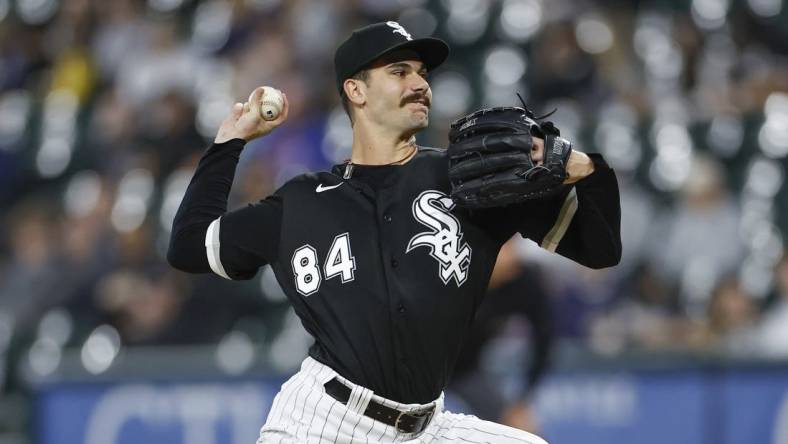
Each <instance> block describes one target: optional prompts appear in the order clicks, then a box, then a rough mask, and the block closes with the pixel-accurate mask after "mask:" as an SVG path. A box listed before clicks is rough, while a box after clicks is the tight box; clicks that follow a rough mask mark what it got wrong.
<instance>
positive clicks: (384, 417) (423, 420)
mask: <svg viewBox="0 0 788 444" xmlns="http://www.w3.org/2000/svg"><path fill="white" fill-rule="evenodd" d="M323 387H325V389H326V393H328V394H329V395H330V396H331V397H332V398H334V399H336V400H337V401H339V402H341V403H342V404H345V405H347V402H348V400H349V399H350V392H351V389H350V387H348V386H346V385H345V384H343V383H342V382H341V381H340V380H339V379H337V378H333V379H331V380H330V381H328V382H326V383H325V384H323ZM433 413H435V406H432V407H428V408H426V409H422V410H411V411H407V412H403V411H401V410H397V409H394V408H391V407H386V406H385V405H383V404H379V403H377V402H375V401H369V404H368V405H367V409H366V410H364V415H366V416H369V417H370V418H372V419H374V420H375V421H380V422H382V423H383V424H388V425H390V426H394V428H395V429H397V430H399V431H400V432H402V433H421V432H422V431H423V430H424V429H425V428H427V424H429V423H430V419H432V415H433Z"/></svg>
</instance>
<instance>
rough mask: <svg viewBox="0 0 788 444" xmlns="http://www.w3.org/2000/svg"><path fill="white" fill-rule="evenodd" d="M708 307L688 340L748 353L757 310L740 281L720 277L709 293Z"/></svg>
mask: <svg viewBox="0 0 788 444" xmlns="http://www.w3.org/2000/svg"><path fill="white" fill-rule="evenodd" d="M708 310H709V314H708V319H707V320H706V321H705V322H703V323H702V324H699V325H698V327H699V328H698V329H697V330H696V331H695V333H693V334H691V335H690V336H689V343H690V344H692V345H693V346H695V347H697V348H698V349H699V350H712V351H718V352H723V353H728V354H734V355H752V353H753V345H754V344H753V340H754V339H755V337H754V333H755V330H754V327H755V324H756V321H757V316H758V311H757V307H756V305H755V301H754V299H753V297H752V295H749V294H747V292H746V291H745V290H744V288H743V287H742V285H741V283H740V282H739V281H738V280H737V279H735V278H726V279H723V280H722V281H721V282H720V284H719V285H718V286H717V287H716V288H715V289H714V292H713V293H712V296H711V301H710V302H709V306H708Z"/></svg>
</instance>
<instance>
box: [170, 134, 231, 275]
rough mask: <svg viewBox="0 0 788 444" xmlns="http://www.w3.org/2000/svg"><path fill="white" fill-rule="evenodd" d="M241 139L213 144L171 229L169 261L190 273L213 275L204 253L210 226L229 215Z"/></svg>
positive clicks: (202, 159)
mask: <svg viewBox="0 0 788 444" xmlns="http://www.w3.org/2000/svg"><path fill="white" fill-rule="evenodd" d="M245 143H246V142H245V141H243V140H241V139H233V140H230V141H227V142H225V143H221V144H213V145H211V147H210V148H208V150H207V151H206V152H205V154H203V156H202V158H201V159H200V163H199V165H198V166H197V170H196V171H195V173H194V176H193V177H192V180H191V182H190V183H189V186H188V188H187V189H186V193H185V195H184V197H183V200H182V201H181V205H180V207H179V208H178V212H177V213H176V215H175V219H174V220H173V225H172V234H171V237H170V245H169V250H168V252H167V260H168V261H169V263H170V265H172V266H173V267H175V268H177V269H179V270H183V271H187V272H190V273H208V272H210V271H211V268H210V265H209V263H208V258H207V256H206V253H205V233H206V231H207V229H208V226H209V225H210V224H211V222H213V221H214V220H216V219H217V218H219V217H221V216H222V215H223V214H224V213H225V212H227V197H228V196H229V194H230V189H231V187H232V184H233V179H234V178H235V168H236V166H237V164H238V159H239V156H240V153H241V151H242V150H243V147H244V145H245Z"/></svg>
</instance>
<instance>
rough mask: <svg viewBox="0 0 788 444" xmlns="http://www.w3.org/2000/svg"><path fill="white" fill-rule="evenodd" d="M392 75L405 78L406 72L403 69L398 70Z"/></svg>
mask: <svg viewBox="0 0 788 444" xmlns="http://www.w3.org/2000/svg"><path fill="white" fill-rule="evenodd" d="M391 73H392V74H394V75H395V76H397V77H405V71H403V70H401V69H398V70H396V71H392V72H391Z"/></svg>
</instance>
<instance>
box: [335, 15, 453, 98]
mask: <svg viewBox="0 0 788 444" xmlns="http://www.w3.org/2000/svg"><path fill="white" fill-rule="evenodd" d="M399 49H409V50H411V51H414V52H415V53H416V54H418V56H419V58H420V59H421V61H422V62H423V63H424V66H425V67H426V68H427V70H428V71H432V70H433V69H434V68H436V67H438V66H439V65H440V64H441V63H443V62H444V61H445V60H446V58H447V57H448V56H449V45H448V44H446V42H444V41H443V40H441V39H436V38H433V37H426V38H420V39H414V38H413V37H411V35H410V33H408V31H406V30H405V28H403V27H402V25H400V24H399V23H397V22H392V21H389V22H380V23H374V24H372V25H368V26H365V27H363V28H359V29H356V30H355V31H353V33H352V34H350V37H348V39H347V40H345V41H344V42H342V44H341V45H339V48H337V51H336V53H334V71H335V73H336V80H337V90H339V94H340V95H341V94H342V85H343V84H344V83H345V79H349V78H351V77H353V75H354V74H356V73H357V72H359V71H361V70H362V69H364V67H365V66H367V65H369V64H370V63H372V62H374V61H375V60H377V59H379V58H380V57H382V56H384V55H386V54H388V53H390V52H392V51H396V50H399Z"/></svg>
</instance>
